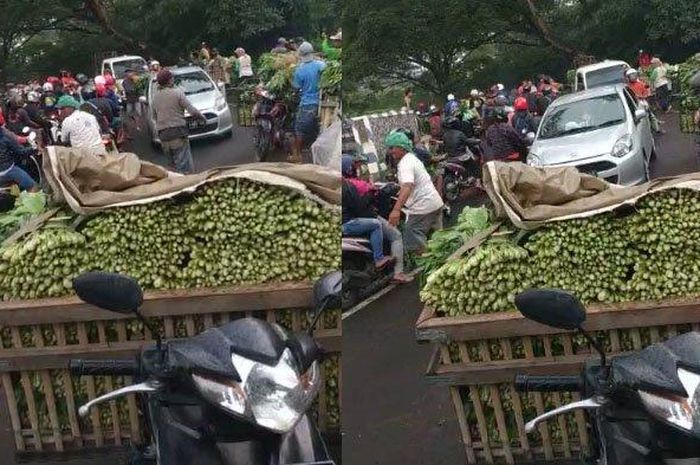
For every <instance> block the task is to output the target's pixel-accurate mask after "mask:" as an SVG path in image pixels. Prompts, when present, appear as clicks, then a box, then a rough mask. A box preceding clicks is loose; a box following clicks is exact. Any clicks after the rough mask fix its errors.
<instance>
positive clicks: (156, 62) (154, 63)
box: [151, 60, 160, 66]
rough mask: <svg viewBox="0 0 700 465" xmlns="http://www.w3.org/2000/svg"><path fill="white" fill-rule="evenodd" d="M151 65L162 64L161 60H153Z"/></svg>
mask: <svg viewBox="0 0 700 465" xmlns="http://www.w3.org/2000/svg"><path fill="white" fill-rule="evenodd" d="M151 66H160V62H159V61H158V60H153V61H151Z"/></svg>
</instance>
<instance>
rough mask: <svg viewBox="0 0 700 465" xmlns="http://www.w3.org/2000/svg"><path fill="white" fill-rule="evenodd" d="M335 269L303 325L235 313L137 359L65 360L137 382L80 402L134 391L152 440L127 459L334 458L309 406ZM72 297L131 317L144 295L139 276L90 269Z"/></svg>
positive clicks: (318, 464)
mask: <svg viewBox="0 0 700 465" xmlns="http://www.w3.org/2000/svg"><path fill="white" fill-rule="evenodd" d="M340 285H341V274H340V272H333V273H328V274H326V275H325V276H323V277H322V278H321V279H320V280H319V281H318V282H316V284H315V285H314V289H313V297H314V316H313V321H312V323H311V325H310V329H309V330H308V332H306V333H299V334H292V333H291V332H289V331H287V330H285V329H283V328H282V327H281V326H278V325H276V324H271V323H268V322H267V321H265V320H261V319H256V318H241V319H238V320H235V321H233V322H230V323H228V324H226V325H224V326H221V327H218V328H212V329H209V330H207V331H205V332H203V333H201V334H199V335H198V336H194V337H190V338H187V339H180V340H176V341H168V342H162V341H161V340H160V339H158V340H157V341H156V343H155V344H153V345H150V346H147V347H145V348H144V349H143V351H142V352H141V354H140V355H139V357H138V358H137V359H136V360H71V361H70V365H69V368H70V371H71V373H73V374H75V375H99V376H132V377H134V379H135V380H137V381H138V382H137V384H134V385H131V386H126V387H123V388H121V389H117V390H115V391H112V392H110V393H107V394H105V395H103V396H100V397H97V398H95V399H93V400H91V401H90V402H88V403H87V404H85V405H83V406H81V407H80V408H79V410H78V413H79V414H80V416H82V417H85V416H86V415H88V414H89V412H90V410H91V409H92V408H94V407H95V406H97V405H99V404H101V403H105V402H108V401H111V400H113V399H116V398H118V397H122V396H126V395H128V394H137V395H138V396H139V400H140V401H141V404H142V406H143V411H144V412H145V415H146V418H147V424H148V429H149V432H150V441H151V444H150V445H149V446H148V447H145V448H143V449H142V450H139V451H137V453H136V455H135V457H134V459H133V460H132V462H131V463H132V465H136V464H139V465H143V464H154V465H180V464H182V465H185V464H187V465H190V464H197V465H234V464H235V465H262V464H264V465H284V464H298V465H304V464H306V465H312V464H313V465H333V464H334V462H333V460H332V459H331V458H330V456H329V454H328V451H327V448H326V446H325V444H324V442H323V439H322V437H321V435H320V433H319V431H318V429H317V427H316V425H315V424H314V422H313V420H312V419H311V417H310V416H309V414H308V410H309V409H310V407H311V404H312V402H313V400H314V399H315V397H316V394H317V393H318V391H319V388H320V386H321V382H322V381H321V372H320V366H319V364H320V360H321V358H322V352H323V351H322V348H321V347H319V346H318V344H317V343H316V342H315V341H314V339H313V337H312V331H313V328H314V327H315V325H316V322H317V321H318V319H319V318H320V317H321V315H322V314H323V312H324V311H325V310H326V309H329V308H338V307H339V306H340ZM73 288H74V289H75V291H76V293H77V295H78V296H79V297H80V298H81V299H82V300H83V301H85V302H87V303H89V304H92V305H95V306H97V307H100V308H103V309H105V310H109V311H113V312H118V313H125V314H132V315H135V316H136V317H137V318H139V320H141V321H142V322H143V324H144V325H145V326H146V327H148V328H150V329H151V332H152V334H155V335H158V331H157V330H155V329H154V328H152V327H151V324H150V322H149V321H148V320H147V319H145V318H144V316H143V315H142V314H141V313H140V312H139V310H138V309H139V307H140V306H141V304H142V303H143V294H142V291H141V289H140V287H139V285H138V284H137V283H136V281H135V280H133V279H131V278H129V277H126V276H122V275H117V274H111V273H103V272H90V273H85V274H83V275H80V276H78V277H77V278H76V279H75V280H74V281H73Z"/></svg>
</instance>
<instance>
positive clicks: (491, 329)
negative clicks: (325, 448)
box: [416, 299, 700, 343]
mask: <svg viewBox="0 0 700 465" xmlns="http://www.w3.org/2000/svg"><path fill="white" fill-rule="evenodd" d="M421 315H422V316H423V317H426V316H427V315H428V313H427V312H424V313H422V314H421ZM696 322H700V300H698V299H670V300H664V301H651V302H626V303H623V304H609V305H599V306H593V307H591V308H589V309H588V310H587V319H586V322H585V323H584V327H585V329H586V330H588V331H591V332H592V331H602V330H610V329H625V328H639V327H647V326H660V325H677V324H687V323H696ZM560 333H562V331H561V330H559V329H556V328H551V327H549V326H546V325H542V324H539V323H536V322H534V321H532V320H528V319H526V318H525V317H523V316H522V315H521V314H520V313H518V312H500V313H489V314H484V315H470V316H460V317H437V316H433V317H432V318H427V319H423V320H422V321H420V322H419V323H418V324H417V326H416V337H417V339H418V342H421V343H427V342H448V341H471V340H481V339H491V338H499V337H518V336H541V335H548V334H550V335H551V334H560Z"/></svg>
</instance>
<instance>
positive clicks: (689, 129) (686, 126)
mask: <svg viewBox="0 0 700 465" xmlns="http://www.w3.org/2000/svg"><path fill="white" fill-rule="evenodd" d="M678 122H679V124H680V126H681V132H684V133H687V134H700V128H698V125H697V124H695V114H694V113H693V112H691V111H683V110H681V112H680V113H679V114H678Z"/></svg>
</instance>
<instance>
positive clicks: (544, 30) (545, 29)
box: [525, 0, 584, 58]
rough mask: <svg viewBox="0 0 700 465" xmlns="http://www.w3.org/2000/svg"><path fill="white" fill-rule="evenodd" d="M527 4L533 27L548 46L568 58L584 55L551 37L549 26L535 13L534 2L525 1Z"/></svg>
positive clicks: (532, 0)
mask: <svg viewBox="0 0 700 465" xmlns="http://www.w3.org/2000/svg"><path fill="white" fill-rule="evenodd" d="M525 1H526V2H527V6H528V8H529V9H530V15H531V16H532V23H533V25H534V26H535V27H536V28H537V30H538V31H539V33H540V35H541V36H542V38H543V39H544V40H545V42H547V43H548V44H549V45H551V46H552V47H554V48H555V49H557V50H560V51H562V52H564V53H566V54H567V55H569V56H570V57H572V58H573V57H576V56H578V55H584V53H583V52H582V51H581V50H576V49H574V48H571V47H569V46H568V45H566V44H563V43H561V42H559V41H558V40H557V39H556V38H555V37H554V36H553V35H552V32H551V31H550V30H549V26H547V23H546V22H545V21H544V18H542V16H540V14H539V13H538V11H537V7H535V2H534V0H525Z"/></svg>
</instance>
